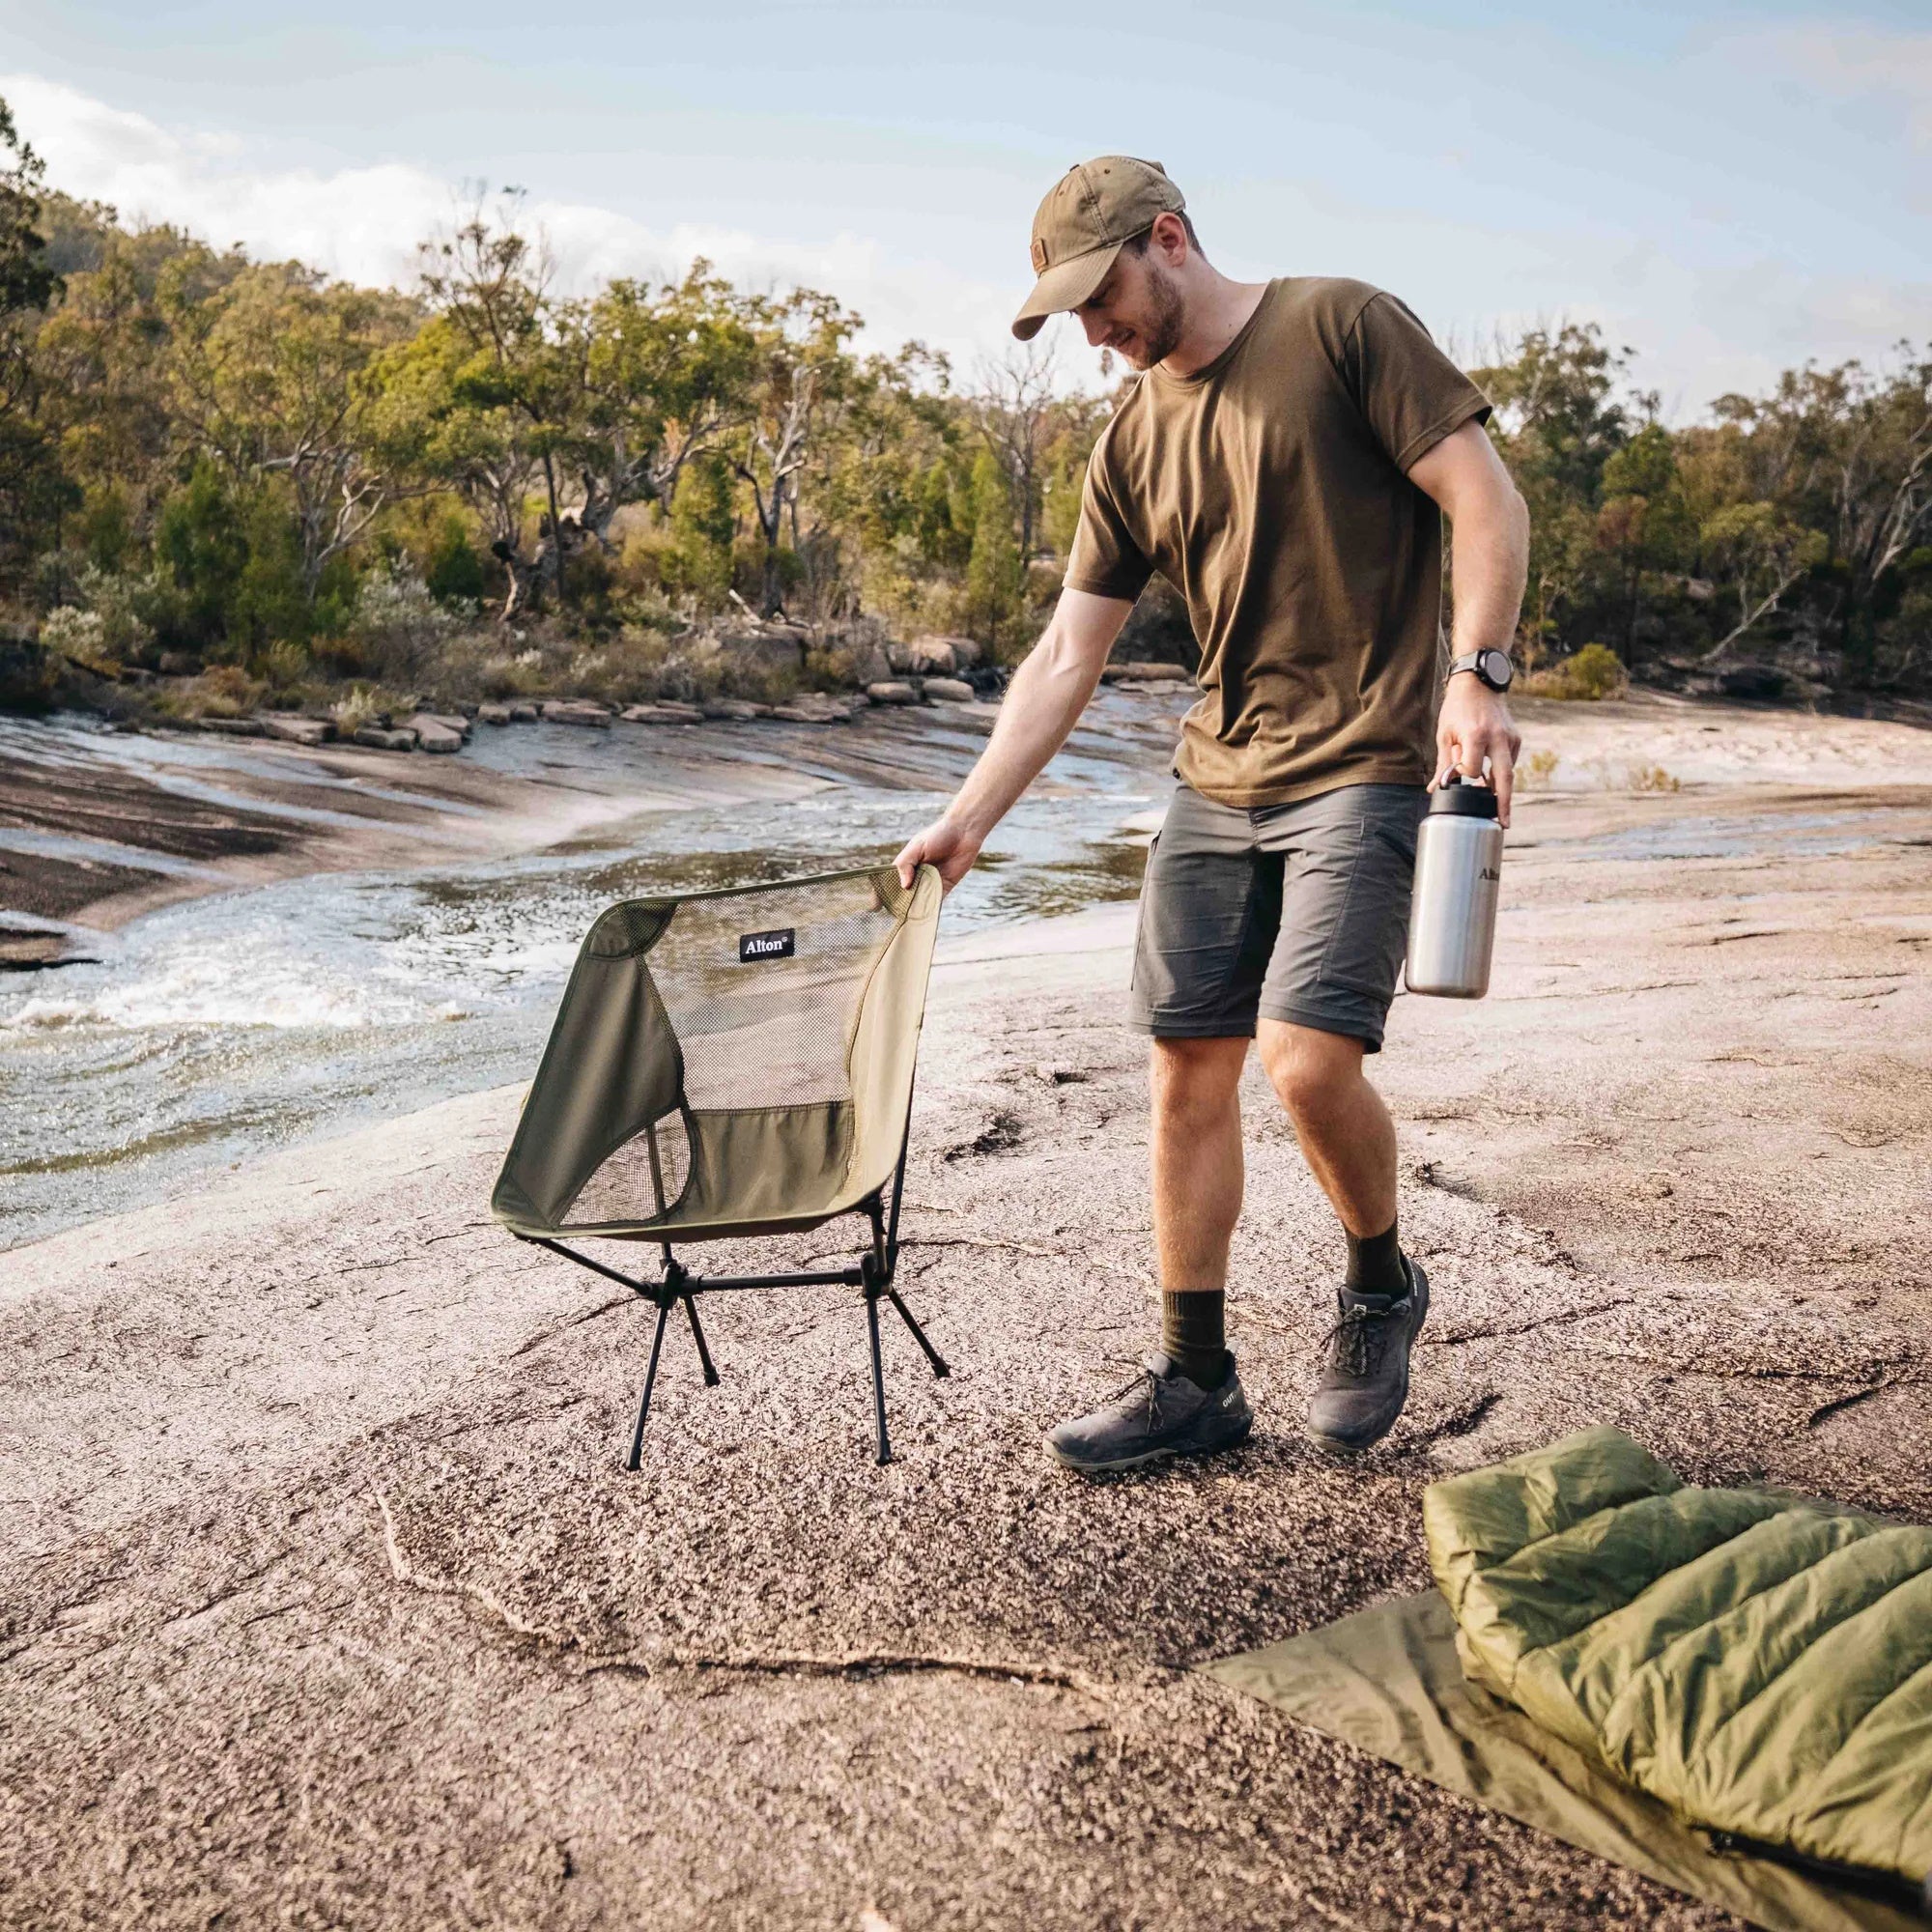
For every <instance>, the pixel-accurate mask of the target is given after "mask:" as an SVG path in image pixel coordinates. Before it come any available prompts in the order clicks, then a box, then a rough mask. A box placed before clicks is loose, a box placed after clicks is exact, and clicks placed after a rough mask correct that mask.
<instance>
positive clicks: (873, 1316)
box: [866, 1294, 893, 1467]
mask: <svg viewBox="0 0 1932 1932" xmlns="http://www.w3.org/2000/svg"><path fill="white" fill-rule="evenodd" d="M866 1327H867V1332H868V1333H869V1335H870V1336H871V1342H872V1418H873V1420H874V1421H875V1422H876V1423H877V1425H878V1430H879V1455H878V1461H879V1464H880V1466H881V1467H884V1465H885V1464H886V1463H890V1462H891V1461H892V1460H893V1442H892V1437H891V1436H889V1435H887V1434H886V1372H885V1369H884V1368H883V1366H882V1365H881V1364H880V1361H879V1297H878V1296H877V1295H876V1294H867V1296H866Z"/></svg>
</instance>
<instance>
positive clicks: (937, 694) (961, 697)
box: [924, 677, 975, 704]
mask: <svg viewBox="0 0 1932 1932" xmlns="http://www.w3.org/2000/svg"><path fill="white" fill-rule="evenodd" d="M924 689H925V695H926V696H927V697H929V698H930V699H931V700H932V701H933V702H934V703H935V704H971V703H972V701H973V698H974V695H975V694H974V691H973V687H972V686H971V685H970V684H968V683H967V682H966V680H965V679H964V678H963V677H929V678H927V679H926V680H925V686H924Z"/></svg>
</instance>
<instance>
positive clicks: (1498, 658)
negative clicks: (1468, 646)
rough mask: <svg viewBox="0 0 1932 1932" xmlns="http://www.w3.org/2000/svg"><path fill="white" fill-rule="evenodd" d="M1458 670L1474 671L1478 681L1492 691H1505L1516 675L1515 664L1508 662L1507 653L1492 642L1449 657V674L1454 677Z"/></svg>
mask: <svg viewBox="0 0 1932 1932" xmlns="http://www.w3.org/2000/svg"><path fill="white" fill-rule="evenodd" d="M1459 670H1472V671H1474V672H1475V674H1476V677H1477V680H1478V682H1480V683H1483V684H1487V685H1488V686H1489V687H1490V689H1491V690H1492V691H1507V690H1508V689H1509V688H1510V682H1511V680H1512V679H1513V678H1514V677H1515V676H1516V666H1515V665H1513V664H1511V663H1510V661H1509V653H1508V652H1507V651H1499V650H1497V649H1496V648H1495V646H1494V645H1493V644H1486V645H1484V647H1483V648H1482V649H1481V650H1479V651H1464V652H1463V655H1462V656H1461V657H1460V658H1451V659H1450V661H1449V675H1450V676H1451V677H1454V676H1455V675H1456V673H1457V672H1458V671H1459Z"/></svg>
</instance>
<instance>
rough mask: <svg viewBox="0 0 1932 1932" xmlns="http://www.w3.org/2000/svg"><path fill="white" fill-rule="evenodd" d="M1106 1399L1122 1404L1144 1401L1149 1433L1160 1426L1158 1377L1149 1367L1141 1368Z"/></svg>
mask: <svg viewBox="0 0 1932 1932" xmlns="http://www.w3.org/2000/svg"><path fill="white" fill-rule="evenodd" d="M1108 1401H1109V1402H1112V1403H1121V1404H1123V1405H1125V1404H1132V1403H1135V1402H1144V1403H1146V1405H1147V1427H1148V1430H1149V1433H1150V1434H1151V1433H1152V1432H1153V1431H1154V1430H1156V1429H1158V1428H1159V1427H1160V1378H1159V1377H1158V1376H1157V1375H1155V1374H1154V1372H1153V1371H1152V1370H1151V1369H1142V1370H1141V1372H1140V1373H1139V1374H1138V1375H1137V1376H1135V1377H1134V1378H1133V1380H1132V1381H1130V1382H1123V1383H1122V1385H1121V1387H1119V1388H1117V1389H1116V1390H1115V1391H1114V1393H1113V1394H1112V1395H1111V1396H1110V1397H1109V1398H1108Z"/></svg>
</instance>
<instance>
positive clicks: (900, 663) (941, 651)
mask: <svg viewBox="0 0 1932 1932" xmlns="http://www.w3.org/2000/svg"><path fill="white" fill-rule="evenodd" d="M886 662H887V663H888V664H890V665H891V666H892V668H894V669H895V671H897V672H898V673H899V674H900V675H901V676H902V677H951V676H952V673H953V672H954V671H955V670H957V669H958V668H959V655H958V653H957V652H956V651H955V650H954V649H953V647H952V639H950V638H914V639H912V640H911V641H910V642H907V643H900V642H899V641H897V640H896V639H895V640H894V641H893V642H892V643H890V644H888V645H887V646H886Z"/></svg>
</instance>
